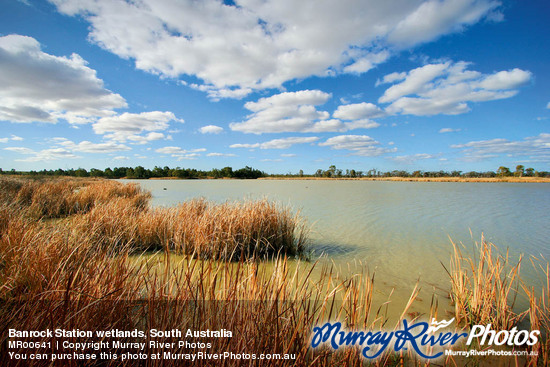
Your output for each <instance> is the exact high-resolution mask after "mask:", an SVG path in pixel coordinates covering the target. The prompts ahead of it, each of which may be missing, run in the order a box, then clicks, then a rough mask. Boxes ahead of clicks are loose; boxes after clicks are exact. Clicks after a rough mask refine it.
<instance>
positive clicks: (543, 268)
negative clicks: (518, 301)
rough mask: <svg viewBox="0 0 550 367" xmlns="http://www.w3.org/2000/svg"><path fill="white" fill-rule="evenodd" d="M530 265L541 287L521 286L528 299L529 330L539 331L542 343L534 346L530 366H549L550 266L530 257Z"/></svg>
mask: <svg viewBox="0 0 550 367" xmlns="http://www.w3.org/2000/svg"><path fill="white" fill-rule="evenodd" d="M531 263H532V265H533V267H534V268H535V270H536V271H537V273H538V274H539V275H540V282H541V284H542V287H541V289H540V290H539V291H536V290H535V287H533V286H529V285H527V284H522V288H523V290H524V291H525V294H526V295H527V297H528V299H529V310H528V312H529V313H528V315H529V320H530V323H531V329H533V330H540V331H541V333H542V337H543V341H541V342H540V343H538V344H536V345H534V346H533V347H532V349H533V350H534V351H536V352H537V355H536V356H533V357H531V360H530V362H531V364H532V365H534V366H536V365H537V364H542V365H543V366H548V365H549V364H550V264H549V262H548V261H547V260H546V259H545V258H544V257H540V258H537V257H534V256H533V257H531Z"/></svg>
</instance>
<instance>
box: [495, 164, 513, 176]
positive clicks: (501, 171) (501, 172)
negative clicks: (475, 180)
mask: <svg viewBox="0 0 550 367" xmlns="http://www.w3.org/2000/svg"><path fill="white" fill-rule="evenodd" d="M497 176H498V177H509V176H512V172H510V168H508V167H504V166H500V167H498V170H497Z"/></svg>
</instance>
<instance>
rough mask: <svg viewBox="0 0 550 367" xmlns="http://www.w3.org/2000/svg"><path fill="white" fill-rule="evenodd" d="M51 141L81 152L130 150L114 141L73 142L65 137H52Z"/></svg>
mask: <svg viewBox="0 0 550 367" xmlns="http://www.w3.org/2000/svg"><path fill="white" fill-rule="evenodd" d="M52 141H53V142H54V143H55V144H57V145H60V146H62V147H63V148H65V149H68V150H70V151H72V152H82V153H112V152H119V151H125V150H131V148H130V147H128V146H126V145H124V144H117V143H115V142H106V143H92V142H90V141H87V140H84V141H81V142H80V143H75V142H73V141H71V140H68V139H66V138H54V139H52Z"/></svg>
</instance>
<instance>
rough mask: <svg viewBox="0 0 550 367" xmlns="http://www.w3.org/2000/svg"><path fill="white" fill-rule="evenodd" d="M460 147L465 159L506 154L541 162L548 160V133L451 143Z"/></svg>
mask: <svg viewBox="0 0 550 367" xmlns="http://www.w3.org/2000/svg"><path fill="white" fill-rule="evenodd" d="M451 148H455V149H461V150H462V153H463V154H464V157H465V159H466V160H469V161H478V160H483V159H486V158H491V157H497V156H499V155H507V156H514V157H516V156H528V157H530V158H531V159H536V160H539V161H543V162H550V134H548V133H542V134H539V135H538V136H531V137H527V138H524V139H523V140H516V141H510V140H507V139H491V140H478V141H471V142H468V143H465V144H456V145H451Z"/></svg>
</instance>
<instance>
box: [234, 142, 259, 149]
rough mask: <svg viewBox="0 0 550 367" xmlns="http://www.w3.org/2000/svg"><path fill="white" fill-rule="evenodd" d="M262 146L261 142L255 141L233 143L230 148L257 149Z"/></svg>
mask: <svg viewBox="0 0 550 367" xmlns="http://www.w3.org/2000/svg"><path fill="white" fill-rule="evenodd" d="M259 147H260V143H254V144H231V145H230V146H229V148H249V149H256V148H259Z"/></svg>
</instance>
